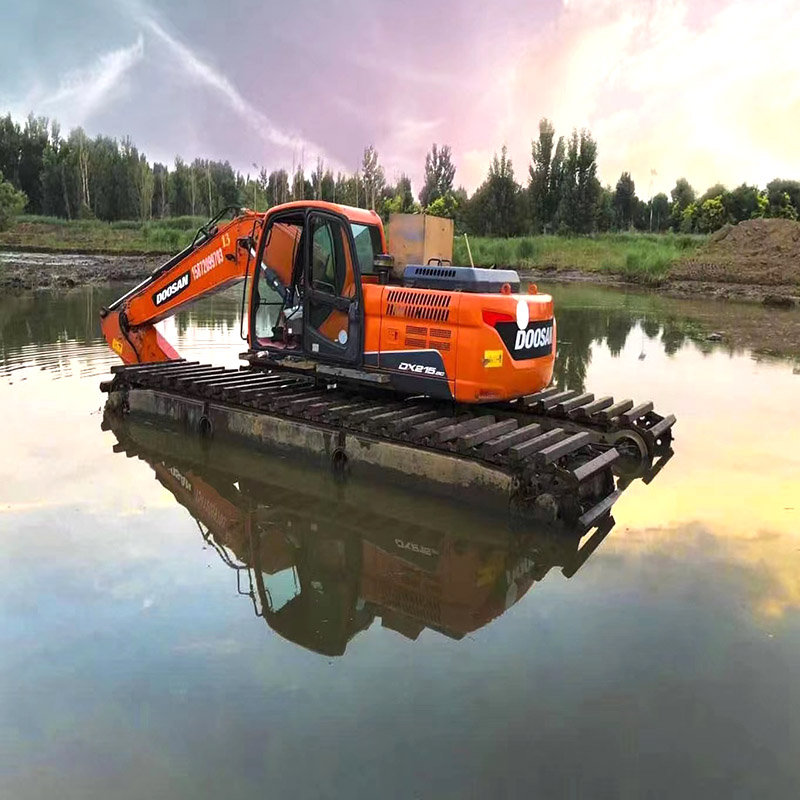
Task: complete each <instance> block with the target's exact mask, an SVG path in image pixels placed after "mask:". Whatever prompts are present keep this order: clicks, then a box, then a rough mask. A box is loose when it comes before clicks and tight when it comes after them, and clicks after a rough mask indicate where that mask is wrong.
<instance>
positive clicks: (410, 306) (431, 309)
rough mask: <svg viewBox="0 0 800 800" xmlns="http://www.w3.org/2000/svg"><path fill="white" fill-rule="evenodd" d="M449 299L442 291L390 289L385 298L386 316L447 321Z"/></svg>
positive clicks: (448, 317) (448, 316)
mask: <svg viewBox="0 0 800 800" xmlns="http://www.w3.org/2000/svg"><path fill="white" fill-rule="evenodd" d="M450 299H451V298H450V295H449V294H445V293H443V292H431V291H425V290H422V291H413V290H410V289H392V290H391V291H390V292H389V293H388V295H387V298H386V316H387V317H405V318H407V319H419V320H429V321H431V322H447V321H448V320H449V319H450Z"/></svg>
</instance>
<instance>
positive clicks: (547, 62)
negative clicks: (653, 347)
mask: <svg viewBox="0 0 800 800" xmlns="http://www.w3.org/2000/svg"><path fill="white" fill-rule="evenodd" d="M798 39H800V6H798V4H797V3H796V0H774V1H773V2H770V3H763V4H759V5H758V6H754V5H753V4H752V3H746V2H742V1H741V0H729V1H728V2H714V3H711V2H699V3H689V2H688V1H687V0H653V2H650V3H636V4H634V3H630V2H628V0H600V1H598V0H564V2H563V5H562V7H561V9H560V11H559V13H558V16H557V18H556V19H555V20H554V21H553V22H552V23H551V24H550V25H549V26H547V27H545V28H544V29H543V30H541V31H540V32H539V33H538V34H537V35H536V36H534V37H532V38H531V39H530V40H529V41H528V43H527V45H526V46H525V48H524V52H523V54H522V57H520V54H519V53H514V56H513V59H514V60H513V65H514V69H513V87H512V89H511V92H512V95H513V100H512V102H511V108H512V109H515V111H513V113H512V114H510V115H509V114H507V108H508V101H507V98H503V97H501V96H500V95H498V96H497V97H496V98H495V101H494V106H493V111H494V113H493V115H486V116H489V118H490V119H491V118H493V119H494V120H495V124H494V125H493V127H492V134H493V136H494V139H495V141H496V142H497V145H495V146H499V144H501V143H502V142H503V141H507V142H508V143H509V146H510V148H511V151H512V154H513V155H514V156H515V164H517V165H518V167H520V168H521V167H522V166H523V165H525V164H527V163H529V160H530V150H529V146H530V141H529V140H530V138H531V137H532V136H534V135H535V134H536V130H537V125H538V120H539V118H541V117H543V116H547V117H549V118H551V119H552V120H553V121H554V122H555V125H556V128H557V130H558V131H559V132H560V133H565V134H566V133H568V132H569V130H570V129H571V128H572V127H573V126H577V127H580V126H583V125H587V126H588V127H590V129H591V130H592V133H593V134H594V135H595V137H596V138H597V140H598V145H599V158H598V161H599V167H600V172H601V177H602V179H603V180H605V181H609V182H613V181H615V180H616V178H617V177H618V176H619V174H620V172H621V171H622V170H629V171H631V172H632V173H633V177H634V179H635V180H636V181H637V183H638V185H639V192H640V194H646V193H647V187H648V185H649V182H650V173H651V170H652V169H655V170H656V171H657V173H658V178H657V185H656V186H654V189H653V190H654V191H659V190H660V189H663V190H668V189H669V188H671V186H672V185H673V184H674V181H675V179H676V178H678V177H680V176H681V175H683V174H685V175H686V176H687V177H688V178H689V179H690V180H691V181H692V182H693V183H695V184H696V187H697V188H698V189H700V190H703V189H705V188H706V187H707V186H709V185H711V184H712V183H714V182H716V181H718V180H720V181H722V182H725V183H728V184H731V185H733V184H736V183H739V182H741V181H743V180H748V181H752V182H758V183H761V184H762V185H763V184H764V183H765V182H766V181H768V180H770V179H771V178H772V177H775V176H776V175H778V174H781V175H788V174H791V173H793V172H794V171H796V164H797V162H796V145H795V143H794V142H795V138H796V136H795V133H794V132H795V131H796V130H797V128H798V126H800V71H798V70H797V65H796V55H795V53H796V42H797V41H798ZM509 74H512V73H511V70H510V68H509ZM486 116H484V119H485V118H486ZM521 140H522V141H521ZM477 147H478V142H473V148H477ZM518 172H519V169H518ZM470 182H471V183H474V182H475V181H474V178H473V180H471V181H470Z"/></svg>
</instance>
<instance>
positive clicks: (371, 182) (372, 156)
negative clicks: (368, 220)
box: [361, 145, 386, 211]
mask: <svg viewBox="0 0 800 800" xmlns="http://www.w3.org/2000/svg"><path fill="white" fill-rule="evenodd" d="M361 174H362V176H363V180H364V206H363V207H364V208H371V209H373V211H374V210H375V209H376V208H377V206H378V200H379V198H380V196H381V193H382V191H383V187H384V186H385V185H386V177H385V175H384V173H383V167H382V166H381V165H380V164H379V163H378V151H377V150H376V149H375V148H374V147H373V146H372V145H370V146H369V147H365V148H364V156H363V158H362V159H361Z"/></svg>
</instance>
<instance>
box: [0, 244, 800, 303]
mask: <svg viewBox="0 0 800 800" xmlns="http://www.w3.org/2000/svg"><path fill="white" fill-rule="evenodd" d="M166 258H167V257H166V256H163V255H155V256H154V255H141V256H139V255H100V254H90V255H78V254H65V253H33V252H6V251H2V252H0V291H3V292H13V291H15V290H24V289H54V288H71V287H73V286H83V285H88V284H95V283H106V282H111V281H121V282H134V281H138V280H141V279H142V278H144V277H146V276H147V275H148V274H149V273H150V272H152V271H153V269H155V267H157V266H159V265H160V264H162V263H163V262H164V261H165V260H166ZM520 276H521V277H522V278H524V279H525V280H530V281H534V282H535V281H541V282H547V283H584V284H594V285H599V286H610V287H616V288H629V289H630V288H635V289H644V290H648V291H653V292H657V293H658V294H666V295H671V296H673V297H685V298H702V297H707V298H713V299H717V300H736V301H745V302H751V303H762V304H764V305H774V306H776V307H786V308H792V307H795V306H800V286H799V285H797V284H776V283H773V284H760V283H732V282H721V281H710V280H699V279H698V280H691V279H684V278H680V279H676V278H673V279H669V280H665V281H663V282H662V283H660V284H658V285H655V284H640V283H634V282H631V281H626V280H624V279H623V278H621V277H620V276H619V275H614V274H611V273H605V272H581V271H579V270H563V269H562V270H527V271H520Z"/></svg>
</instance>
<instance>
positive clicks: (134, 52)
mask: <svg viewBox="0 0 800 800" xmlns="http://www.w3.org/2000/svg"><path fill="white" fill-rule="evenodd" d="M143 56H144V38H143V37H142V36H141V35H139V37H138V38H137V39H136V41H135V42H134V43H133V44H132V45H130V47H122V48H119V49H118V50H111V51H109V52H107V53H102V54H101V55H99V56H98V57H97V58H96V59H95V61H94V62H93V63H92V64H91V65H89V66H87V67H81V68H79V69H74V70H71V71H70V72H67V73H66V74H65V75H64V76H63V78H62V79H61V81H60V83H59V85H58V88H57V89H55V90H54V91H53V90H46V89H43V88H42V87H36V88H34V89H33V90H32V91H31V92H29V94H28V95H27V96H26V97H25V98H24V99H23V100H22V101H20V102H18V103H16V104H13V105H14V107H15V113H13V116H19V117H22V116H25V115H27V114H28V113H29V112H31V111H33V112H35V113H37V114H45V115H49V116H52V117H56V118H58V119H59V120H61V121H63V122H64V123H65V124H67V125H84V124H85V123H86V121H87V120H88V119H89V117H91V116H92V114H94V113H95V112H97V111H99V110H100V109H101V108H103V107H105V106H106V105H107V104H108V103H109V102H113V101H115V100H118V99H119V98H120V96H121V94H122V92H123V90H122V88H121V82H122V79H123V78H124V76H125V75H126V73H128V72H129V71H130V70H131V69H132V68H133V67H134V66H135V65H136V64H138V63H139V62H140V61H141V60H142V58H143Z"/></svg>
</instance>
